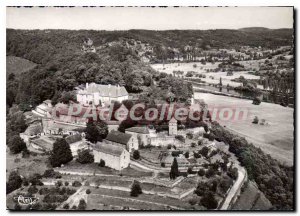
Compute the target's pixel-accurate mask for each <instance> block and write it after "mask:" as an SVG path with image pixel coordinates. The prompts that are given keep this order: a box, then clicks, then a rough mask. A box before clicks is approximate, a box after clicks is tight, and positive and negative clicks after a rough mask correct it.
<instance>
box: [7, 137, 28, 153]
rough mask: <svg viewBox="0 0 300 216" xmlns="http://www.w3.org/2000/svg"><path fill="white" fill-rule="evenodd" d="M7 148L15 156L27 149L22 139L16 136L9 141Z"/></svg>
mask: <svg viewBox="0 0 300 216" xmlns="http://www.w3.org/2000/svg"><path fill="white" fill-rule="evenodd" d="M7 146H8V147H9V150H10V152H11V153H13V154H18V153H20V152H22V151H23V150H25V149H27V147H26V143H25V142H24V141H23V140H22V139H21V137H20V136H19V135H14V136H12V137H11V138H9V139H8V143H7Z"/></svg>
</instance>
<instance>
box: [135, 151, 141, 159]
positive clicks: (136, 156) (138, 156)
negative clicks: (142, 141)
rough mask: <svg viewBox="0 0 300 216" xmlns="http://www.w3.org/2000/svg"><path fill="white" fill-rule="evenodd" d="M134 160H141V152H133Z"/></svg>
mask: <svg viewBox="0 0 300 216" xmlns="http://www.w3.org/2000/svg"><path fill="white" fill-rule="evenodd" d="M133 158H134V159H135V160H139V159H140V152H139V150H134V151H133Z"/></svg>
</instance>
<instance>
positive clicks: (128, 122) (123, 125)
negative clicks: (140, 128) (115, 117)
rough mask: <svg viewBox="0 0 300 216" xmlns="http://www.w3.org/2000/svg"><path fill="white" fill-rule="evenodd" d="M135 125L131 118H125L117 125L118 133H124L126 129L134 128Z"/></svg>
mask: <svg viewBox="0 0 300 216" xmlns="http://www.w3.org/2000/svg"><path fill="white" fill-rule="evenodd" d="M136 124H137V122H136V121H133V120H132V119H131V118H127V119H125V120H123V121H122V122H121V124H120V125H119V128H118V131H120V132H122V133H125V130H126V129H127V128H131V127H134V126H135V125H136Z"/></svg>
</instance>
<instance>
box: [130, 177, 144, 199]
mask: <svg viewBox="0 0 300 216" xmlns="http://www.w3.org/2000/svg"><path fill="white" fill-rule="evenodd" d="M142 193H143V192H142V188H141V186H140V183H139V182H138V181H136V180H134V181H133V184H132V186H131V191H130V196H133V197H137V196H139V195H140V194H142Z"/></svg>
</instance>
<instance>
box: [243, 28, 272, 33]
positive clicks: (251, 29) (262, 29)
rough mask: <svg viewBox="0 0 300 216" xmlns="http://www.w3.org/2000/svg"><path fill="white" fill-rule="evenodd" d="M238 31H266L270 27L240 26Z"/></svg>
mask: <svg viewBox="0 0 300 216" xmlns="http://www.w3.org/2000/svg"><path fill="white" fill-rule="evenodd" d="M238 30H240V31H247V32H254V31H268V30H271V29H268V28H264V27H248V28H240V29H238Z"/></svg>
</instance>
